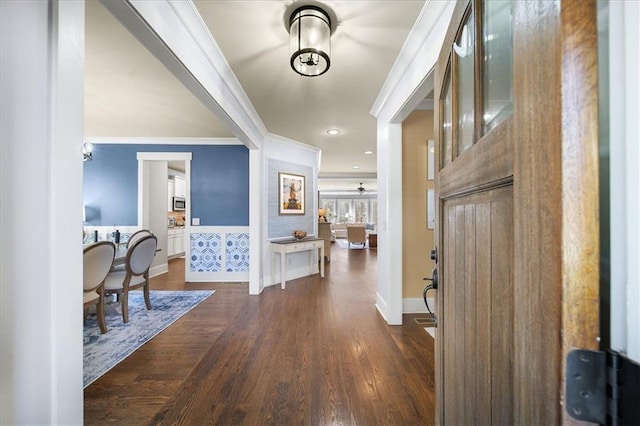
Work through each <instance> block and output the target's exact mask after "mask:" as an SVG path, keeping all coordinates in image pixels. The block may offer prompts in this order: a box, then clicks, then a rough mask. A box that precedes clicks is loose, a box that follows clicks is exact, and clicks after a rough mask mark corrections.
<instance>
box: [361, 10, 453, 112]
mask: <svg viewBox="0 0 640 426" xmlns="http://www.w3.org/2000/svg"><path fill="white" fill-rule="evenodd" d="M455 4H456V2H454V1H446V2H443V1H436V0H427V1H426V2H425V4H424V6H423V7H422V10H421V11H420V15H419V16H418V19H417V20H416V23H415V24H414V26H413V28H412V29H411V31H410V32H409V36H408V37H407V40H406V41H405V42H404V45H403V46H402V49H401V50H400V53H399V54H398V57H397V58H396V60H395V62H394V64H393V66H392V67H391V71H390V72H389V75H387V78H386V80H385V81H384V83H383V85H382V88H381V89H380V93H379V94H378V96H377V97H376V100H375V101H374V103H373V106H372V107H371V111H370V113H371V115H373V116H374V117H379V116H380V115H382V113H383V111H384V110H386V109H391V110H393V111H394V112H397V111H399V110H400V109H401V106H402V104H404V103H405V102H407V101H409V100H410V99H412V98H417V99H416V100H417V102H416V105H418V104H419V102H420V101H421V100H422V99H424V96H417V97H415V96H414V94H415V91H416V90H417V89H418V88H419V87H420V86H421V83H422V81H423V80H424V79H425V77H426V75H427V73H426V71H428V70H430V69H432V68H433V65H434V64H435V62H436V61H437V60H438V55H439V54H440V48H441V47H442V41H443V40H444V36H445V34H446V33H447V27H448V26H449V22H450V21H451V16H452V15H453V9H454V8H455ZM399 89H401V90H399ZM424 95H426V93H425V94H424ZM392 104H393V106H392V107H391V108H389V107H390V105H392Z"/></svg>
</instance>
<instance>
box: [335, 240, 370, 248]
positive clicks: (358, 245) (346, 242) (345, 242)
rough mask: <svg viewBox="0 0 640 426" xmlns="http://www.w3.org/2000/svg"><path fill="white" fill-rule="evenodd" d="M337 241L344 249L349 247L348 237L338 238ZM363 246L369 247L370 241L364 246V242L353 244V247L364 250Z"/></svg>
mask: <svg viewBox="0 0 640 426" xmlns="http://www.w3.org/2000/svg"><path fill="white" fill-rule="evenodd" d="M336 243H338V245H339V246H340V247H342V248H343V249H348V248H349V241H347V239H346V238H336ZM363 248H369V241H367V242H366V243H364V247H362V244H351V249H355V250H362V249H363Z"/></svg>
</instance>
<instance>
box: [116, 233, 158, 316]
mask: <svg viewBox="0 0 640 426" xmlns="http://www.w3.org/2000/svg"><path fill="white" fill-rule="evenodd" d="M157 246H158V240H157V238H156V236H155V235H145V236H143V237H141V238H139V239H138V240H137V241H135V242H134V243H133V244H132V245H131V247H129V249H128V250H127V257H126V259H125V261H124V266H125V269H124V270H123V271H121V270H116V271H111V272H110V273H109V275H107V278H106V280H105V282H104V291H105V293H107V294H117V295H118V300H119V301H120V305H121V308H122V321H123V322H125V323H126V322H129V291H131V290H134V289H136V288H140V287H142V290H143V293H144V302H145V304H146V305H147V310H151V300H150V299H149V268H150V267H151V262H153V257H154V256H155V255H156V247H157Z"/></svg>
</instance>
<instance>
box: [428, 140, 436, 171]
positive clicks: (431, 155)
mask: <svg viewBox="0 0 640 426" xmlns="http://www.w3.org/2000/svg"><path fill="white" fill-rule="evenodd" d="M435 168H436V144H435V142H434V140H433V139H429V140H428V141H427V179H428V180H433V179H435Z"/></svg>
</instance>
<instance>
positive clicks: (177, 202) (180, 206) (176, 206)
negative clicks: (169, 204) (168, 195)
mask: <svg viewBox="0 0 640 426" xmlns="http://www.w3.org/2000/svg"><path fill="white" fill-rule="evenodd" d="M186 208H187V200H185V198H184V197H173V211H174V212H179V211H183V210H186Z"/></svg>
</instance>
